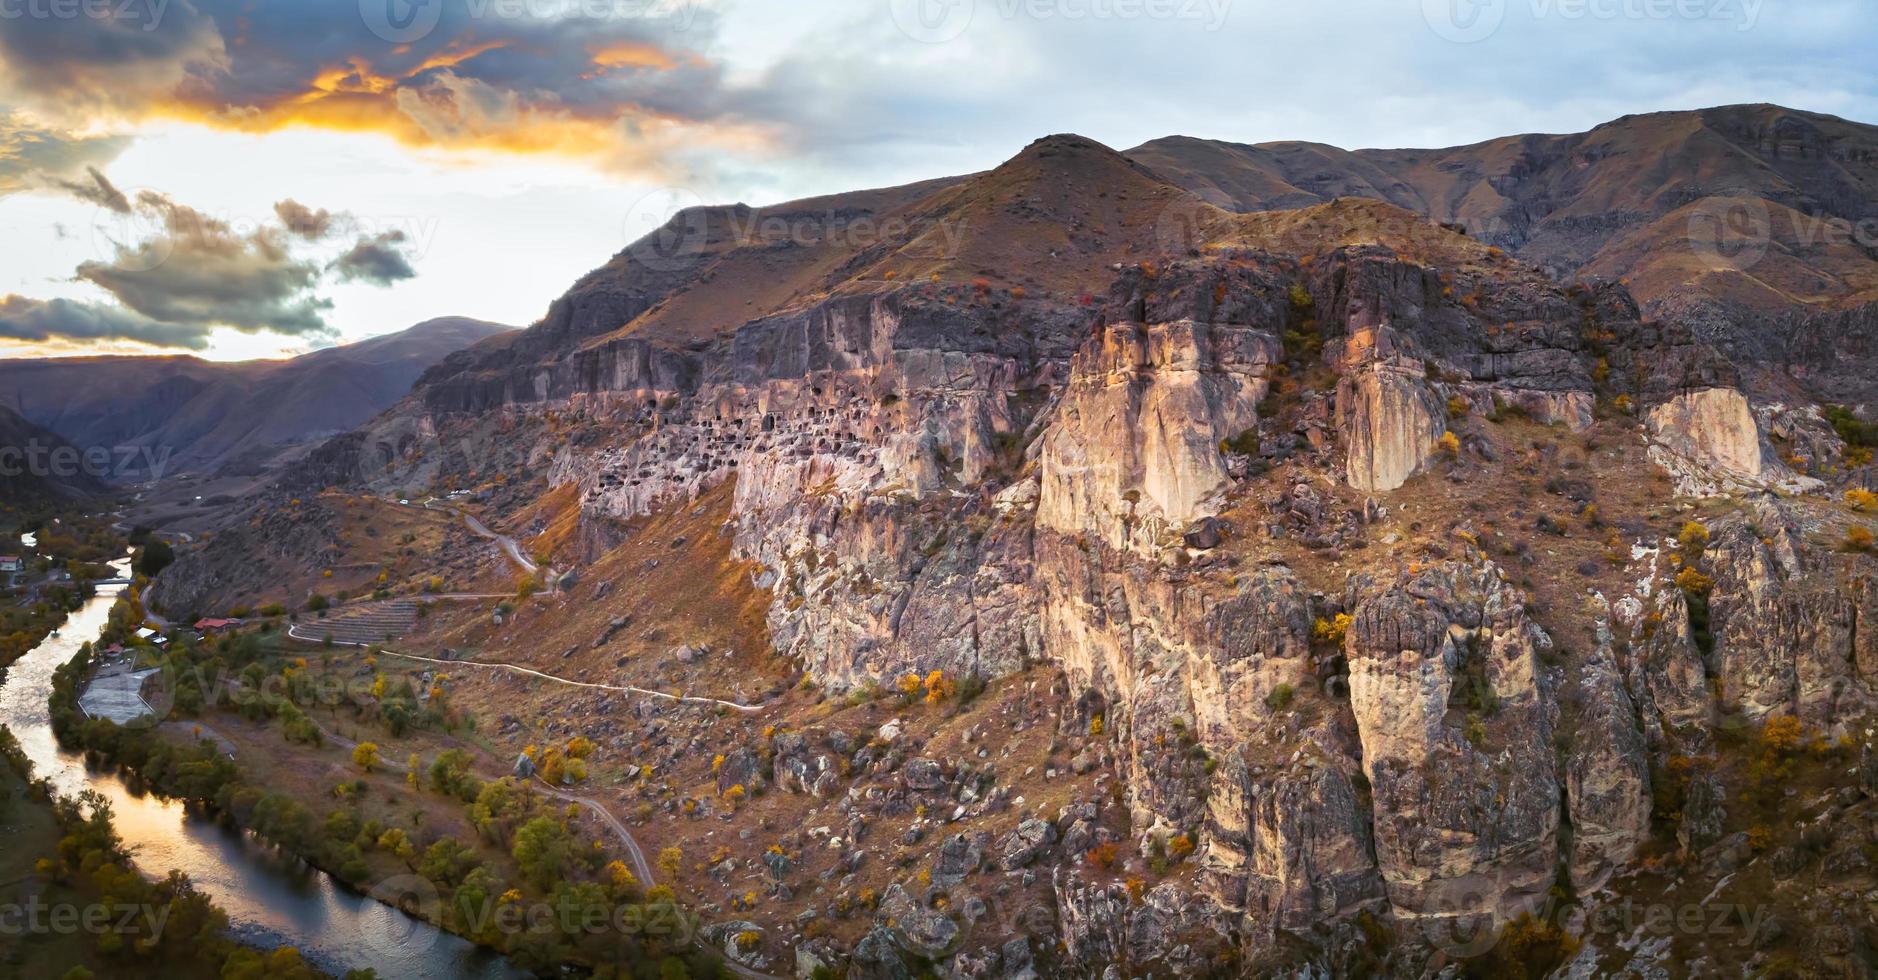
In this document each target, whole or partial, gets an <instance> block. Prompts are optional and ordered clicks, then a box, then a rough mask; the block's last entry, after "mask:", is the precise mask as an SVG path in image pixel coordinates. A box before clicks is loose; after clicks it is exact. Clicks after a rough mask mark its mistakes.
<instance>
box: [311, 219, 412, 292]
mask: <svg viewBox="0 0 1878 980" xmlns="http://www.w3.org/2000/svg"><path fill="white" fill-rule="evenodd" d="M404 244H405V235H404V232H401V231H388V232H385V233H384V234H382V235H372V236H369V237H366V238H361V239H359V240H358V242H357V243H356V244H354V245H353V246H352V247H351V248H350V249H347V250H346V252H345V254H343V255H341V256H339V257H338V258H337V259H334V260H333V262H332V265H331V266H329V267H328V268H329V269H331V270H332V271H333V272H335V273H337V274H338V276H339V281H340V282H369V283H372V284H373V285H377V286H389V285H391V284H392V283H394V282H397V281H398V280H400V279H413V278H416V276H417V270H416V269H413V268H411V260H410V259H409V258H408V257H407V256H406V255H405V252H404Z"/></svg>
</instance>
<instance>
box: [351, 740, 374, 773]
mask: <svg viewBox="0 0 1878 980" xmlns="http://www.w3.org/2000/svg"><path fill="white" fill-rule="evenodd" d="M352 764H353V765H355V766H358V767H359V768H360V769H362V770H364V771H366V772H371V771H372V770H373V769H376V768H378V745H377V743H374V742H360V743H359V744H358V747H357V748H355V749H353V750H352Z"/></svg>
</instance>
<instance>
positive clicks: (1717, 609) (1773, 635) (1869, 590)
mask: <svg viewBox="0 0 1878 980" xmlns="http://www.w3.org/2000/svg"><path fill="white" fill-rule="evenodd" d="M1711 534H1712V540H1711V543H1710V545H1709V547H1708V549H1707V552H1706V554H1705V558H1706V562H1705V565H1704V567H1705V568H1707V570H1708V573H1709V575H1710V576H1711V577H1712V578H1713V579H1714V589H1713V591H1712V592H1711V593H1710V594H1709V596H1708V597H1707V602H1706V605H1707V610H1708V614H1709V618H1710V622H1711V630H1712V632H1713V635H1714V657H1713V664H1714V670H1715V673H1716V675H1717V676H1718V677H1719V678H1720V680H1721V685H1722V690H1723V692H1724V694H1725V696H1726V697H1727V699H1728V707H1729V708H1730V709H1731V710H1734V711H1737V712H1739V713H1740V715H1741V716H1742V717H1743V718H1745V719H1746V720H1748V721H1751V722H1758V721H1760V720H1761V719H1763V718H1764V717H1766V716H1767V715H1769V714H1772V713H1776V712H1778V713H1782V714H1792V715H1794V716H1796V717H1798V718H1799V719H1800V720H1801V722H1803V723H1804V724H1806V725H1807V726H1809V727H1811V728H1815V729H1819V730H1822V731H1824V732H1827V733H1829V734H1831V735H1834V736H1837V735H1840V734H1844V733H1845V732H1846V731H1847V730H1848V729H1847V723H1848V722H1849V721H1850V720H1852V719H1855V718H1858V717H1860V716H1861V715H1862V713H1863V712H1865V711H1869V710H1870V709H1871V708H1872V707H1873V705H1874V704H1875V703H1878V702H1875V701H1874V696H1873V687H1872V685H1873V681H1874V676H1873V675H1872V674H1871V673H1869V671H1870V669H1871V667H1872V661H1871V658H1870V655H1869V647H1870V638H1869V637H1866V638H1864V639H1863V640H1861V638H1860V636H1859V634H1860V633H1861V632H1862V631H1861V630H1860V628H1859V618H1860V615H1859V613H1860V610H1861V609H1867V610H1868V609H1871V608H1872V606H1871V603H1872V601H1873V600H1874V599H1875V598H1878V593H1875V592H1874V591H1873V586H1872V578H1871V575H1870V572H1869V570H1868V569H1867V570H1865V571H1864V572H1863V574H1859V569H1858V568H1857V567H1854V568H1850V569H1845V570H1843V571H1841V570H1834V569H1830V568H1827V567H1820V566H1821V565H1823V564H1825V563H1824V562H1821V561H1820V560H1819V559H1817V558H1811V559H1809V558H1807V557H1804V556H1805V552H1804V551H1803V547H1804V546H1803V545H1802V544H1800V543H1799V542H1796V541H1795V540H1794V537H1793V531H1792V530H1791V529H1789V528H1788V527H1787V525H1786V521H1785V519H1784V517H1783V515H1782V514H1781V511H1780V510H1779V508H1778V506H1777V505H1772V504H1768V505H1765V506H1763V507H1762V508H1761V510H1760V512H1759V513H1758V514H1757V515H1756V520H1755V521H1754V522H1753V523H1752V524H1750V522H1749V521H1747V520H1745V519H1735V520H1730V521H1728V522H1726V523H1723V524H1720V525H1718V526H1717V527H1715V528H1714V529H1713V530H1712V531H1711ZM1861 644H1862V646H1861ZM1861 649H1864V650H1866V651H1867V652H1866V654H1865V656H1864V658H1863V659H1861V657H1860V652H1861Z"/></svg>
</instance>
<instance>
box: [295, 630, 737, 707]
mask: <svg viewBox="0 0 1878 980" xmlns="http://www.w3.org/2000/svg"><path fill="white" fill-rule="evenodd" d="M299 630H300V625H299V624H298V623H296V624H294V625H292V626H289V627H287V635H288V636H291V637H293V638H294V639H296V640H299V641H301V642H303V643H324V642H325V637H313V636H306V635H303V634H302V633H300V632H299ZM333 643H334V645H336V646H352V647H363V646H370V645H371V644H368V643H349V642H347V641H344V640H334V641H333ZM378 655H379V656H381V657H400V658H403V659H405V660H417V661H422V662H423V663H427V664H440V665H442V666H445V667H482V668H484V669H486V670H506V671H509V672H511V673H515V674H522V675H524V676H527V677H536V678H540V679H541V680H544V681H551V682H553V683H555V684H565V685H567V686H568V687H584V688H587V689H588V690H593V691H611V692H613V693H616V694H640V695H644V696H646V697H653V698H664V699H665V700H667V701H677V702H681V703H689V704H708V705H714V706H716V707H720V708H729V709H730V710H732V711H741V712H743V713H744V714H746V715H754V714H757V713H759V712H761V711H763V709H765V708H767V707H768V705H763V704H739V703H737V702H735V701H723V700H720V699H718V698H700V697H691V696H688V695H680V694H668V693H666V692H665V691H654V690H652V689H651V688H645V687H633V686H631V685H626V686H621V685H618V684H595V683H593V682H591V681H572V680H568V679H567V678H565V677H556V676H554V675H553V674H544V673H542V672H541V671H539V670H536V669H534V668H532V667H523V666H521V665H520V664H511V663H504V662H502V661H486V660H439V659H438V658H436V657H423V656H419V655H417V654H415V653H399V652H398V651H396V650H387V649H384V648H380V649H379V651H378Z"/></svg>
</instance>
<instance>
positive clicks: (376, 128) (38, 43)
mask: <svg viewBox="0 0 1878 980" xmlns="http://www.w3.org/2000/svg"><path fill="white" fill-rule="evenodd" d="M155 3H156V0H129V2H125V3H121V4H113V5H112V6H113V7H115V8H116V9H115V10H113V11H112V12H111V15H110V16H108V17H90V16H87V17H75V18H65V19H55V18H20V19H15V20H11V21H8V22H7V23H6V25H5V29H4V30H0V103H4V102H7V101H13V102H15V103H17V104H22V105H30V106H33V107H34V108H36V109H39V110H40V111H43V112H48V113H65V114H68V115H70V116H73V117H75V118H82V119H86V120H93V121H95V120H97V119H100V118H108V119H118V120H127V121H141V120H147V119H157V118H181V119H186V120H192V121H197V122H202V123H206V124H209V125H213V126H217V127H222V128H227V129H234V130H240V131H250V132H266V131H272V130H275V129H281V128H287V127H294V126H312V127H318V128H324V129H334V130H344V131H370V132H379V133H385V134H388V135H390V136H392V137H394V138H396V139H398V140H400V141H403V142H405V143H407V144H410V145H416V146H425V147H438V148H443V149H449V150H491V149H494V150H506V151H512V152H522V153H556V154H563V155H572V156H583V157H588V158H591V159H594V160H598V161H602V162H606V163H609V164H616V165H617V164H622V163H626V162H630V163H631V164H633V165H640V166H644V165H655V164H656V163H657V159H656V158H650V159H649V158H647V157H646V156H645V155H644V154H642V153H638V152H635V150H634V144H635V141H636V140H637V139H639V134H640V133H641V132H642V131H648V130H649V131H654V132H658V131H662V130H666V129H670V128H673V127H684V128H687V129H688V130H690V139H691V140H692V141H693V142H706V143H708V142H712V141H714V140H718V139H720V138H721V139H725V140H729V141H732V142H741V143H744V144H745V145H749V144H750V142H751V141H752V140H760V139H761V136H760V134H759V132H758V131H759V130H760V129H761V128H762V126H763V123H762V121H761V120H753V119H747V118H741V117H740V116H739V114H738V112H737V109H736V107H737V100H736V99H735V98H733V97H731V95H730V93H731V89H732V86H731V84H730V83H729V82H728V81H727V78H726V73H725V71H724V70H723V68H722V67H721V66H719V65H717V64H715V63H713V62H712V61H711V60H710V59H709V58H708V57H707V56H706V55H705V53H704V52H705V50H706V49H707V48H708V46H709V45H710V44H711V42H712V40H713V38H714V37H715V35H716V21H715V19H714V15H713V14H712V13H711V12H710V11H709V10H707V9H705V8H704V7H703V6H702V5H701V4H699V3H697V2H695V0H618V2H616V3H612V4H585V5H580V4H570V5H544V4H540V3H526V2H514V0H491V2H488V3H483V4H464V3H460V2H446V0H428V3H429V4H432V5H437V6H436V8H435V9H436V10H437V12H438V14H439V16H440V22H439V23H437V25H436V27H435V28H434V29H432V30H430V31H429V32H427V33H424V34H423V35H422V36H421V37H416V38H413V39H408V40H407V39H405V38H403V37H401V36H400V37H398V38H396V39H395V40H387V39H386V37H384V36H381V35H380V34H376V33H374V32H373V30H372V28H371V26H370V25H369V24H368V23H367V20H368V18H367V17H363V16H361V11H360V8H359V6H358V5H355V4H353V3H349V2H339V3H325V2H321V3H310V2H305V3H302V2H285V0H283V2H268V3H253V2H252V0H169V2H168V4H167V8H166V9H165V10H164V11H163V13H162V16H159V17H153V16H152V10H153V9H154V5H155ZM548 7H554V8H555V9H554V10H553V11H548V10H546V8H548ZM537 14H540V15H537ZM381 30H382V26H381Z"/></svg>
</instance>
